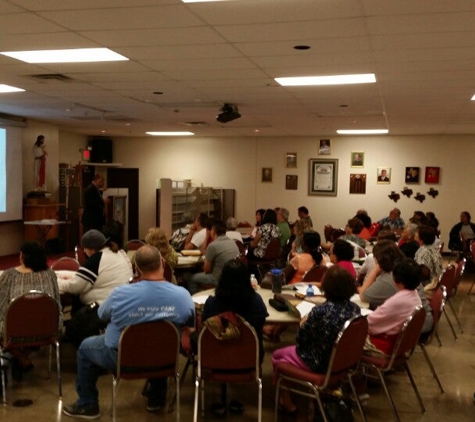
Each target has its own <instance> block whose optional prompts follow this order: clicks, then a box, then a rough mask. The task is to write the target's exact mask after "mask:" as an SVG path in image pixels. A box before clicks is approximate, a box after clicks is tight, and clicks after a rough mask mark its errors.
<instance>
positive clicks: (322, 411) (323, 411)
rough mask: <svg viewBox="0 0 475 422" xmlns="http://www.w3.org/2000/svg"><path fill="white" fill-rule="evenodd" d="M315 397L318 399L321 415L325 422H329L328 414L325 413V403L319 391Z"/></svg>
mask: <svg viewBox="0 0 475 422" xmlns="http://www.w3.org/2000/svg"><path fill="white" fill-rule="evenodd" d="M315 396H316V397H317V402H318V408H319V409H320V413H321V414H322V417H323V421H324V422H328V418H327V414H326V412H325V407H324V406H323V402H322V398H321V397H320V393H319V392H318V391H316V392H315Z"/></svg>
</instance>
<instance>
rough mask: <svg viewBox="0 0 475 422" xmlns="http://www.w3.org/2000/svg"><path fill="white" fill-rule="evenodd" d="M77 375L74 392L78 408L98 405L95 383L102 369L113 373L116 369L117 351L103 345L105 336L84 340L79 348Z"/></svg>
mask: <svg viewBox="0 0 475 422" xmlns="http://www.w3.org/2000/svg"><path fill="white" fill-rule="evenodd" d="M77 359H78V374H77V380H76V392H77V393H78V396H79V399H78V401H77V405H78V406H89V405H94V404H97V405H98V404H99V392H98V391H97V387H96V383H97V379H98V378H99V375H103V374H104V369H106V370H107V371H111V372H115V370H116V368H117V349H111V348H109V347H107V346H106V345H105V335H100V336H93V337H88V338H86V339H85V340H84V341H83V342H82V343H81V345H80V346H79V350H78V354H77Z"/></svg>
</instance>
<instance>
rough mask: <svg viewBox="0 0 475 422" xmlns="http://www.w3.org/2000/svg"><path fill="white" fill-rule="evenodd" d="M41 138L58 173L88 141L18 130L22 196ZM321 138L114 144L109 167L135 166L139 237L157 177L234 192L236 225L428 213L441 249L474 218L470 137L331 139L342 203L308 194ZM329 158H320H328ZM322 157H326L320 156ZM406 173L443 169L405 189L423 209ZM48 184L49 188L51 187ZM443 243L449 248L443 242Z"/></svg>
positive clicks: (5, 234)
mask: <svg viewBox="0 0 475 422" xmlns="http://www.w3.org/2000/svg"><path fill="white" fill-rule="evenodd" d="M40 133H43V134H44V135H45V136H46V141H47V145H48V151H49V159H50V168H51V169H52V173H53V174H55V175H56V174H57V170H53V168H57V164H58V163H59V162H66V163H71V164H74V163H77V162H78V161H79V159H80V154H79V149H81V148H84V147H85V146H86V143H87V137H85V136H81V135H76V134H72V133H68V132H65V131H59V130H58V129H57V128H55V127H54V126H50V125H44V124H40V123H35V122H29V126H28V128H26V129H23V150H24V160H23V179H24V180H23V190H24V195H26V192H28V190H30V187H31V185H30V183H32V180H33V172H32V158H31V146H32V145H33V143H34V141H35V139H36V136H37V135H38V134H40ZM317 144H318V136H316V137H314V138H292V137H285V138H260V137H256V138H249V137H246V138H221V139H220V138H196V137H192V138H178V139H176V138H152V137H143V138H116V139H114V144H113V145H114V146H113V147H114V151H113V153H114V154H113V156H114V161H115V162H121V163H123V164H124V167H129V168H139V169H140V176H139V177H140V185H139V189H140V195H139V197H140V204H139V210H140V217H139V218H140V221H139V234H140V236H141V237H143V236H144V235H145V233H146V231H147V229H148V228H149V227H150V226H153V225H154V224H155V189H156V183H157V180H159V179H160V178H171V179H173V180H182V179H192V182H193V185H196V186H200V185H201V184H203V185H204V186H213V187H222V188H233V189H236V218H238V219H240V220H249V221H251V222H252V221H254V212H255V210H256V209H257V208H261V207H262V208H268V207H271V208H273V207H276V206H281V207H286V208H288V209H289V210H290V220H294V219H296V218H297V211H296V210H297V207H299V206H300V205H306V206H307V207H308V208H309V209H310V214H311V216H312V218H313V221H314V223H315V226H316V228H317V230H319V231H320V232H321V233H322V232H323V226H324V225H325V224H326V223H331V224H333V225H334V226H344V225H345V223H346V220H347V219H348V218H349V217H351V216H353V215H354V213H355V212H356V210H357V209H358V208H365V209H367V210H368V212H369V214H370V216H371V217H372V218H373V220H378V219H380V218H382V217H384V216H386V215H387V214H388V212H389V210H390V209H391V208H393V207H395V206H396V207H398V208H400V209H401V211H402V216H403V217H404V218H405V219H408V218H409V217H411V216H412V213H413V212H414V211H415V210H422V211H433V212H435V214H436V215H437V217H438V218H439V220H440V222H441V229H442V237H443V240H445V241H446V242H447V237H448V236H447V235H448V231H449V230H450V227H451V226H452V225H453V224H454V223H455V222H457V221H458V215H459V212H460V211H462V210H468V211H472V212H473V213H474V218H475V199H474V198H473V195H472V194H471V193H472V192H471V191H472V189H471V184H470V182H471V180H472V179H473V177H474V176H475V170H474V169H473V165H472V157H473V156H474V155H475V143H474V142H473V136H469V135H467V136H426V137H421V136H417V137H413V136H401V137H393V136H384V137H361V138H359V137H351V138H343V137H340V138H334V139H332V154H331V155H330V156H328V157H329V158H338V159H339V178H338V196H337V197H321V196H308V195H307V189H308V160H309V158H319V156H318V155H317ZM351 151H364V152H365V167H364V168H351V167H350V164H351V163H350V155H351ZM286 152H297V154H298V167H297V168H296V169H287V168H285V153H286ZM325 157H327V156H324V158H325ZM320 158H322V156H320ZM382 166H386V167H391V169H392V174H391V176H392V177H391V179H392V181H391V184H389V185H381V184H380V185H378V184H377V183H376V169H377V167H382ZM406 166H416V167H420V168H421V171H422V173H423V172H424V169H425V167H426V166H439V167H441V177H440V184H438V185H426V184H425V183H424V182H423V180H424V176H423V174H422V175H421V180H422V182H421V183H420V184H419V185H410V186H409V187H410V188H412V189H413V191H414V195H415V194H416V193H417V192H421V193H423V194H425V195H426V200H425V202H424V203H422V204H421V203H420V202H418V201H416V200H415V199H414V195H413V196H412V197H411V198H407V197H405V196H404V195H402V194H401V193H400V191H401V190H402V189H403V188H404V186H405V183H404V174H405V173H404V172H405V167H406ZM262 167H272V168H273V182H272V183H261V181H260V180H261V168H262ZM351 173H364V174H366V175H367V186H366V195H354V194H353V195H350V194H349V175H350V174H351ZM287 174H295V175H298V178H299V180H298V190H296V191H293V190H285V176H286V175H287ZM48 186H50V183H49V182H48ZM430 187H434V188H435V189H437V190H438V191H439V196H437V198H435V199H433V198H432V197H430V196H429V195H428V194H427V191H428V190H429V188H430ZM391 191H396V192H398V193H399V194H400V195H401V199H400V200H399V201H398V202H397V203H394V202H393V201H391V200H390V199H389V198H388V195H389V194H390V193H391ZM0 235H1V237H2V239H5V240H6V242H0V255H5V254H8V253H15V252H16V251H17V250H18V246H19V244H21V241H22V239H21V235H22V226H21V225H18V224H7V225H3V226H0ZM446 244H447V243H446Z"/></svg>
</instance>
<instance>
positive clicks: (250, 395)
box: [0, 274, 475, 422]
mask: <svg viewBox="0 0 475 422" xmlns="http://www.w3.org/2000/svg"><path fill="white" fill-rule="evenodd" d="M473 280H475V275H474V274H465V276H464V278H463V280H462V283H461V285H460V289H459V291H458V293H457V296H456V297H455V300H454V305H455V308H456V311H457V313H458V315H459V318H460V320H461V322H462V325H463V328H464V333H463V334H460V332H459V330H458V327H456V331H457V333H458V334H459V338H458V340H457V341H455V340H454V338H453V336H452V333H451V332H450V329H449V326H448V324H447V321H446V319H445V317H444V316H442V319H441V322H440V325H439V333H440V338H441V340H442V343H443V346H442V347H439V346H438V344H437V342H436V341H435V339H434V342H433V343H432V344H431V345H430V346H429V347H428V352H429V354H430V356H431V358H432V361H433V363H434V366H435V368H436V370H437V372H438V374H439V377H440V379H441V381H442V384H443V386H444V389H445V394H441V393H440V391H439V389H438V387H437V384H436V382H435V380H434V379H433V378H432V375H431V373H430V371H429V368H428V366H427V365H426V363H425V360H424V357H423V355H422V353H421V352H420V351H419V350H417V351H416V353H415V354H414V356H413V357H412V358H411V361H410V367H411V369H412V372H413V374H414V377H415V380H416V383H417V384H418V387H419V390H420V392H421V395H422V399H423V401H424V404H425V407H426V410H427V411H426V413H425V414H422V413H421V412H420V409H419V405H418V403H417V400H416V397H415V395H414V394H413V391H412V388H411V385H410V383H409V380H408V378H407V376H406V375H405V373H404V372H397V373H394V374H393V375H391V376H390V377H389V378H388V380H389V382H388V385H389V388H390V391H391V392H392V393H393V397H394V400H395V402H396V406H397V408H398V410H399V413H400V417H401V420H402V421H403V422H404V421H416V422H418V421H420V422H422V421H431V422H438V421H444V422H446V421H457V422H465V421H467V422H468V421H472V422H473V421H475V404H474V403H473V402H472V394H473V393H474V391H475V352H474V351H475V328H474V327H475V291H474V292H473V293H472V295H471V296H467V291H468V289H469V288H470V286H471V284H472V281H473ZM474 290H475V289H474ZM447 310H448V311H449V315H450V310H449V309H447ZM292 338H293V334H292V332H291V331H288V332H286V333H285V335H284V337H283V340H284V341H285V342H286V343H290V342H292ZM265 346H266V358H265V361H264V366H263V421H273V420H274V388H273V385H272V368H271V362H270V355H271V353H272V350H273V349H274V348H275V347H276V346H274V345H272V344H269V343H266V345H265ZM62 353H63V359H62V360H63V363H62V364H63V400H64V402H65V403H69V402H71V401H74V400H75V398H76V394H75V391H74V380H75V354H74V351H73V349H72V346H71V345H70V344H64V345H63V349H62ZM44 357H45V355H43V354H42V352H40V353H39V355H38V356H36V357H34V362H35V363H36V365H37V366H36V368H35V369H34V370H33V371H32V372H31V373H29V374H27V375H26V376H25V380H24V381H23V382H22V383H13V385H12V388H11V389H9V391H8V392H9V393H10V398H11V399H13V400H17V399H23V398H29V399H32V400H33V404H32V405H31V406H29V407H13V406H10V405H9V406H1V405H0V421H6V422H7V421H8V422H20V421H22V422H23V421H26V420H30V421H31V420H34V421H37V422H42V421H69V420H73V419H71V418H68V417H67V416H64V415H62V414H61V405H62V403H61V401H59V400H58V396H57V384H56V379H55V374H54V373H53V377H52V379H51V380H46V379H45V377H46V359H45V358H44ZM182 363H183V365H184V363H185V362H184V360H183V362H182ZM142 385H143V383H142V382H141V381H129V382H127V381H125V382H123V383H122V384H121V387H120V389H119V406H118V421H132V420H133V421H134V422H142V421H143V422H148V421H167V422H168V421H174V420H175V415H174V414H168V413H163V412H159V413H157V414H151V413H148V412H147V411H146V410H145V402H144V400H143V399H142V397H141V396H140V392H141V388H142ZM98 386H99V391H100V399H101V414H102V418H101V420H109V419H110V416H109V414H108V407H109V404H110V399H111V377H110V376H104V377H102V378H101V379H100V381H99V385H98ZM207 387H208V388H207V392H208V394H207V403H208V404H211V402H213V401H215V400H217V399H218V397H219V390H218V389H217V388H216V387H215V386H213V385H212V384H210V385H208V386H207ZM368 392H369V394H370V395H371V398H370V400H369V402H368V404H367V406H366V414H367V418H368V420H369V421H384V420H392V418H393V415H392V412H391V409H390V407H389V403H388V401H387V399H386V397H385V395H384V393H383V392H382V390H381V389H380V388H378V387H375V388H371V389H370V390H369V391H368ZM229 396H230V398H231V399H232V398H235V399H237V400H240V401H242V402H243V403H245V406H246V410H245V412H244V414H243V415H240V416H235V415H228V416H225V417H224V418H219V419H218V418H215V417H213V416H212V415H210V414H209V413H207V415H206V416H205V420H206V421H214V420H225V421H244V422H245V421H254V420H257V411H256V404H257V388H254V387H253V386H244V385H243V386H233V387H231V388H230V393H229ZM296 402H297V404H298V405H299V412H298V414H297V415H296V416H287V415H281V416H280V417H279V421H282V422H285V421H299V422H300V421H302V422H304V421H307V420H308V417H307V402H306V400H305V399H304V398H303V399H297V400H296ZM180 410H181V420H182V421H191V420H192V415H193V383H192V379H191V375H190V373H189V374H188V375H187V378H186V380H185V383H184V386H183V388H182V390H181V406H180ZM200 419H201V418H200ZM355 420H356V421H360V420H361V417H360V415H359V414H358V412H355Z"/></svg>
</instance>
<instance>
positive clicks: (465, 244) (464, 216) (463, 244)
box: [449, 211, 475, 252]
mask: <svg viewBox="0 0 475 422" xmlns="http://www.w3.org/2000/svg"><path fill="white" fill-rule="evenodd" d="M471 220H472V216H471V215H470V213H469V212H468V211H462V212H461V213H460V223H457V224H456V225H455V226H453V227H452V229H451V230H450V233H449V249H452V250H457V251H463V252H467V251H469V250H470V242H471V241H472V240H473V239H474V238H475V224H473V223H472V222H471Z"/></svg>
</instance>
